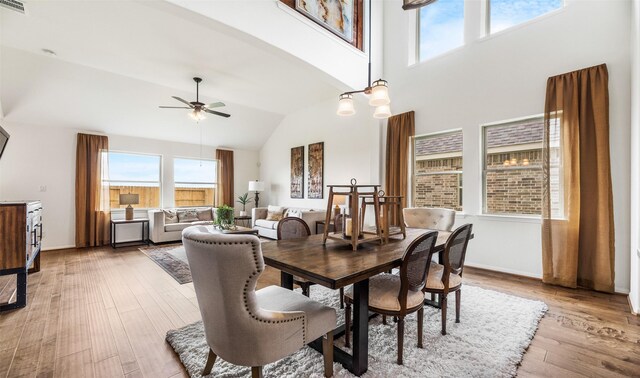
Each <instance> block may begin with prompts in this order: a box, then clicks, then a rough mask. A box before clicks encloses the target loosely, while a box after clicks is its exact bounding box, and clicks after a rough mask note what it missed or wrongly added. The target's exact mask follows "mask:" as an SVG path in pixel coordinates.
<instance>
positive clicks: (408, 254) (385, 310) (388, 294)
mask: <svg viewBox="0 0 640 378" xmlns="http://www.w3.org/2000/svg"><path fill="white" fill-rule="evenodd" d="M437 239H438V232H437V231H431V232H427V233H425V234H423V235H421V236H419V237H418V238H417V239H416V240H414V241H413V242H412V243H411V244H410V245H409V247H407V249H406V251H405V252H404V255H403V257H402V265H401V266H400V275H395V274H386V273H385V274H379V275H377V276H373V277H371V278H370V280H369V310H370V311H373V312H375V313H378V314H382V315H384V316H394V317H397V319H398V360H397V361H398V365H402V351H403V344H404V318H405V316H407V315H408V314H411V313H414V312H416V311H417V312H418V348H422V322H423V318H424V293H423V292H422V290H423V288H424V286H425V284H426V282H427V279H428V277H429V275H430V274H431V273H430V272H429V269H430V262H431V258H432V256H433V253H434V246H435V243H436V240H437ZM344 301H345V304H346V308H345V346H347V347H349V345H350V342H349V333H350V328H351V304H352V303H353V289H352V288H350V289H348V290H347V291H346V292H345V294H344Z"/></svg>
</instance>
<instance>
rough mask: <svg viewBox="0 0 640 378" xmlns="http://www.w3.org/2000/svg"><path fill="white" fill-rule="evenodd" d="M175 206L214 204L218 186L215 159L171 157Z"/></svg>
mask: <svg viewBox="0 0 640 378" xmlns="http://www.w3.org/2000/svg"><path fill="white" fill-rule="evenodd" d="M173 179H174V184H175V189H174V190H175V191H174V195H175V196H174V198H175V206H176V207H188V206H214V204H215V199H216V194H217V188H218V164H217V161H216V160H205V159H185V158H175V159H173Z"/></svg>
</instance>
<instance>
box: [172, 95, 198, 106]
mask: <svg viewBox="0 0 640 378" xmlns="http://www.w3.org/2000/svg"><path fill="white" fill-rule="evenodd" d="M171 97H173V98H175V99H176V100H178V101H180V102H182V103H184V104H186V105H188V106H189V108H191V109H193V105H191V103H190V102H189V101H187V100H183V99H181V98H180V97H178V96H171Z"/></svg>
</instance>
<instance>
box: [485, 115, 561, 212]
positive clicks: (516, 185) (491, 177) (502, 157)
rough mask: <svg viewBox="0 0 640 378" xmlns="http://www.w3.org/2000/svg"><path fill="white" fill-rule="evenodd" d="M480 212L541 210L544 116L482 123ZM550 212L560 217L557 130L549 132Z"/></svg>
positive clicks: (559, 171)
mask: <svg viewBox="0 0 640 378" xmlns="http://www.w3.org/2000/svg"><path fill="white" fill-rule="evenodd" d="M483 137H484V169H483V178H484V213H485V214H504V215H540V214H541V213H542V185H543V173H542V161H543V160H542V142H543V137H544V120H543V118H542V117H535V118H528V119H524V120H520V121H515V122H505V123H499V124H493V125H489V126H484V127H483ZM549 137H550V142H551V151H550V164H551V166H550V173H551V176H550V178H549V179H550V180H551V202H552V205H551V207H552V216H554V217H562V200H561V198H562V195H561V194H562V185H561V182H560V179H559V178H560V177H562V176H561V174H562V164H561V150H560V132H559V124H558V122H552V124H551V133H550V136H549Z"/></svg>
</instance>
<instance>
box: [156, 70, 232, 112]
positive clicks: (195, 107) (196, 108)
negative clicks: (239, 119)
mask: <svg viewBox="0 0 640 378" xmlns="http://www.w3.org/2000/svg"><path fill="white" fill-rule="evenodd" d="M193 81H195V82H196V100H195V101H191V102H189V101H187V100H183V99H181V98H180V97H177V96H171V97H173V98H174V99H176V100H178V101H180V102H181V103H183V104H185V105H187V106H160V108H162V109H189V110H190V112H189V113H188V114H189V116H190V117H191V118H192V119H193V120H195V121H196V122H200V121H202V120H203V119H206V118H207V117H206V116H205V113H209V114H214V115H217V116H220V117H225V118H229V117H231V115H230V114H227V113H222V112H217V111H215V110H211V109H212V108H219V107H222V106H225V105H224V103H222V102H213V103H211V104H209V105H206V104H204V103H202V102H200V82H202V79H201V78H199V77H194V78H193Z"/></svg>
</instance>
